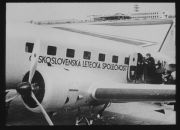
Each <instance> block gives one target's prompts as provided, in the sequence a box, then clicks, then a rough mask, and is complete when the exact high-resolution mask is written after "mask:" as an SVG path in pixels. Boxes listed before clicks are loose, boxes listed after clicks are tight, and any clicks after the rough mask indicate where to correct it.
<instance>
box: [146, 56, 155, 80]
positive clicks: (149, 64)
mask: <svg viewBox="0 0 180 130" xmlns="http://www.w3.org/2000/svg"><path fill="white" fill-rule="evenodd" d="M155 69H156V68H155V60H154V58H153V57H151V54H150V53H147V54H146V58H145V61H144V73H145V81H146V82H147V83H153V78H154V75H155Z"/></svg>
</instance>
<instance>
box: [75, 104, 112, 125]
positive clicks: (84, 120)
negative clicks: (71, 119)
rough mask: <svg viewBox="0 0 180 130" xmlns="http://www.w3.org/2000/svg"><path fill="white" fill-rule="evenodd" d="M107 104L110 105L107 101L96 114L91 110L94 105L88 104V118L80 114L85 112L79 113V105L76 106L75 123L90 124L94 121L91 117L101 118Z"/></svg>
mask: <svg viewBox="0 0 180 130" xmlns="http://www.w3.org/2000/svg"><path fill="white" fill-rule="evenodd" d="M109 105H110V103H109V102H108V103H106V104H104V106H103V108H102V109H101V110H100V111H98V113H97V115H96V114H94V112H93V110H94V106H90V108H89V113H88V115H90V118H87V117H86V116H82V115H86V114H81V110H80V107H78V112H77V115H76V123H75V125H92V124H93V121H94V120H93V119H95V120H96V119H102V114H103V112H104V110H105V109H106V108H107V107H108V106H109Z"/></svg>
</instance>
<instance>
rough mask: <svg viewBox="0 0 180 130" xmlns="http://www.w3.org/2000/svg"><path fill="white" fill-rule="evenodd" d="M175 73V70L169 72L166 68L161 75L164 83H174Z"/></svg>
mask: <svg viewBox="0 0 180 130" xmlns="http://www.w3.org/2000/svg"><path fill="white" fill-rule="evenodd" d="M175 73H176V72H175V71H173V72H171V71H169V70H166V72H165V74H164V75H163V81H164V84H175V80H176V77H175Z"/></svg>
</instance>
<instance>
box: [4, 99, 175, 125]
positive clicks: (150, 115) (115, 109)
mask: <svg viewBox="0 0 180 130" xmlns="http://www.w3.org/2000/svg"><path fill="white" fill-rule="evenodd" d="M160 108H161V107H160V106H157V105H153V104H147V103H137V102H134V103H112V104H111V105H110V107H108V108H107V109H106V110H105V111H104V113H103V117H102V119H96V118H95V119H94V122H93V125H151V124H152V125H170V124H176V113H175V112H174V111H173V108H172V107H171V106H170V107H166V109H165V114H162V113H159V112H155V111H154V110H157V109H160ZM75 114H76V113H63V114H62V113H59V114H57V115H55V116H54V117H52V121H53V123H54V124H55V125H74V123H75ZM6 125H7V126H19V125H26V126H29V125H48V124H47V122H46V120H45V119H44V117H43V115H42V114H41V113H33V112H31V111H29V110H27V109H26V108H25V106H24V105H23V103H22V101H21V98H20V96H19V97H18V98H16V99H15V100H14V101H13V102H12V103H11V105H10V108H9V113H8V116H7V123H6Z"/></svg>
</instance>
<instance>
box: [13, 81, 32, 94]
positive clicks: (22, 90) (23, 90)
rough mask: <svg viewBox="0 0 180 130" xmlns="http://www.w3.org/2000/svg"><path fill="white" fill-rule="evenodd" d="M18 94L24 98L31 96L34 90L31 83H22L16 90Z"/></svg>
mask: <svg viewBox="0 0 180 130" xmlns="http://www.w3.org/2000/svg"><path fill="white" fill-rule="evenodd" d="M16 90H17V92H18V93H19V94H21V95H23V96H31V92H32V88H31V84H30V83H29V82H22V83H20V84H19V85H18V87H17V88H16Z"/></svg>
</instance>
